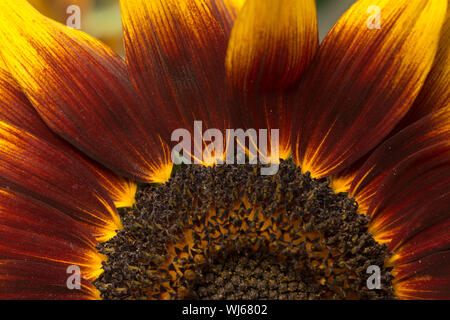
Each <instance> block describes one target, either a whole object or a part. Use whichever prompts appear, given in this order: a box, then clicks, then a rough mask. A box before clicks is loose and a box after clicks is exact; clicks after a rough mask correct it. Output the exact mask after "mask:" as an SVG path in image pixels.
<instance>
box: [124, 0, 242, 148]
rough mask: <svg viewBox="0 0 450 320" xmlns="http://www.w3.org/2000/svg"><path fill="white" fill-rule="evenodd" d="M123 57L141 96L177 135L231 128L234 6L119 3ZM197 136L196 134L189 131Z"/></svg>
mask: <svg viewBox="0 0 450 320" xmlns="http://www.w3.org/2000/svg"><path fill="white" fill-rule="evenodd" d="M120 3H121V9H122V20H123V27H124V38H125V52H126V57H127V64H128V68H129V70H130V75H131V78H132V80H133V83H134V85H135V87H136V90H137V92H138V93H139V95H140V96H141V97H143V100H144V102H145V104H146V105H147V106H148V108H149V110H151V111H152V112H153V113H154V114H155V117H159V118H160V119H161V121H163V122H164V123H165V124H166V127H165V131H164V132H165V134H164V136H163V139H166V141H167V140H168V139H170V137H171V132H172V131H173V130H174V129H178V128H185V129H192V127H193V123H194V120H201V121H203V126H204V127H205V128H218V129H223V128H225V127H228V126H229V122H230V115H229V113H228V109H227V103H228V102H227V92H226V90H225V55H226V49H227V43H228V39H229V35H230V32H231V27H232V23H233V21H234V19H235V16H236V12H237V8H236V7H235V4H236V3H235V1H228V0H165V1H145V0H121V1H120ZM191 132H193V131H191Z"/></svg>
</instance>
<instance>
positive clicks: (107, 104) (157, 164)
mask: <svg viewBox="0 0 450 320" xmlns="http://www.w3.org/2000/svg"><path fill="white" fill-rule="evenodd" d="M0 20H1V21H2V24H1V25H0V55H1V56H2V58H3V59H4V61H5V63H6V65H7V66H8V68H9V70H10V72H11V74H12V76H13V77H14V79H15V80H16V81H17V82H18V83H19V85H20V86H21V87H22V88H23V90H24V92H25V94H26V95H27V97H28V98H29V99H30V101H31V102H32V104H33V105H34V107H35V108H36V110H37V111H38V112H39V114H40V116H41V118H42V119H43V120H44V121H45V122H46V124H47V125H48V126H49V127H50V128H51V129H52V130H53V131H54V132H56V133H57V134H58V135H60V136H61V137H63V138H64V139H65V140H67V141H69V142H70V143H71V144H73V145H74V146H75V147H77V148H78V149H80V150H81V151H83V152H84V153H85V154H87V155H88V156H90V157H91V158H93V159H95V160H97V161H99V162H100V163H102V164H103V165H105V166H106V167H108V168H110V169H112V170H113V171H114V172H117V173H119V174H121V175H123V176H127V177H129V178H133V179H137V180H140V181H143V182H157V181H160V180H161V179H162V180H166V179H167V176H168V173H170V171H171V170H170V168H171V164H170V161H169V160H170V157H169V155H168V154H167V152H166V151H167V150H166V147H165V146H164V145H163V144H162V143H161V139H160V137H159V136H158V133H159V130H158V126H159V122H157V121H155V119H153V118H152V117H151V115H150V114H149V113H148V112H147V109H146V108H143V107H142V105H141V103H140V101H139V100H138V99H137V98H136V97H135V93H134V91H133V88H132V85H131V83H130V81H129V79H128V74H127V70H126V65H125V62H124V61H123V60H122V58H121V57H119V56H118V55H116V54H115V53H114V52H113V51H112V50H111V49H109V48H107V47H106V46H105V45H103V44H102V43H101V42H99V41H97V40H95V39H94V38H92V37H90V36H88V35H87V34H85V33H83V32H80V31H78V30H75V29H70V28H68V27H65V26H63V25H60V24H58V23H56V22H54V21H51V20H49V19H47V18H45V17H44V16H42V15H40V14H39V13H38V12H37V11H36V10H35V9H34V8H32V7H31V5H29V4H28V3H27V1H25V0H4V1H1V2H0Z"/></svg>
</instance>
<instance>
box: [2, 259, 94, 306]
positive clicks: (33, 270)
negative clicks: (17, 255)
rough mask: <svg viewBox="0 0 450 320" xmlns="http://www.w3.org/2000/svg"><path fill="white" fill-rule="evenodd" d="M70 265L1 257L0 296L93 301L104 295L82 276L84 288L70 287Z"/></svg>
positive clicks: (82, 286)
mask: <svg viewBox="0 0 450 320" xmlns="http://www.w3.org/2000/svg"><path fill="white" fill-rule="evenodd" d="M67 267H68V265H61V264H55V263H37V262H29V261H23V260H4V259H1V260H0V299H20V300H22V299H32V300H72V299H75V300H92V299H99V298H100V295H99V293H98V291H97V289H96V288H95V287H94V286H93V285H92V283H91V282H90V281H88V280H86V279H81V290H77V289H73V290H70V289H68V288H67V278H68V277H69V276H70V274H68V273H67Z"/></svg>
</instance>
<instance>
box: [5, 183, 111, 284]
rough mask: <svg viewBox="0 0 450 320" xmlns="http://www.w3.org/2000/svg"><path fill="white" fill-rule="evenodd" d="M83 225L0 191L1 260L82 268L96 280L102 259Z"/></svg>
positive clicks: (14, 194)
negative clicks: (51, 263) (20, 260)
mask: <svg viewBox="0 0 450 320" xmlns="http://www.w3.org/2000/svg"><path fill="white" fill-rule="evenodd" d="M96 245H97V242H96V241H95V239H94V238H93V237H92V235H91V234H90V232H89V229H87V228H86V227H85V226H84V225H83V224H81V223H79V222H77V221H75V220H73V219H72V218H70V217H69V216H67V215H65V214H64V213H62V212H60V211H58V210H57V209H55V208H53V207H50V206H48V205H46V204H44V203H42V202H40V201H38V200H36V199H33V198H30V197H27V196H25V195H22V194H19V193H16V192H13V191H11V190H8V189H4V188H0V257H1V258H2V259H22V260H26V261H29V262H31V261H35V262H40V263H49V262H54V263H60V264H68V265H77V266H79V267H82V268H83V276H84V277H86V278H88V279H91V280H93V279H95V278H97V277H98V275H99V274H100V273H101V270H100V268H101V266H102V264H101V263H102V261H103V257H102V256H101V255H100V254H99V253H98V252H97V250H96Z"/></svg>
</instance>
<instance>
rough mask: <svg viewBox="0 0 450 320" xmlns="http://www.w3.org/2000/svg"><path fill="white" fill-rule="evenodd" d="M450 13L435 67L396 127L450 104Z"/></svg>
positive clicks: (442, 32) (401, 126)
mask: <svg viewBox="0 0 450 320" xmlns="http://www.w3.org/2000/svg"><path fill="white" fill-rule="evenodd" d="M449 79H450V13H447V18H446V21H445V23H444V25H443V26H442V31H441V39H440V42H439V48H438V51H437V54H436V58H435V59H434V63H433V67H432V68H431V71H430V73H429V74H428V77H427V80H426V81H425V83H424V85H423V87H422V89H421V90H420V93H419V95H418V97H417V99H416V101H414V105H413V106H412V107H411V109H410V110H409V112H408V113H407V114H406V116H405V118H403V119H402V121H401V122H400V123H399V124H398V126H397V127H396V129H397V130H401V129H403V128H405V127H406V126H408V125H409V124H411V123H414V122H415V121H417V120H419V119H420V118H422V117H425V116H426V115H428V114H430V113H433V112H434V111H436V110H440V109H442V108H448V107H449V104H450V102H449V101H450V86H449V85H448V81H449Z"/></svg>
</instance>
